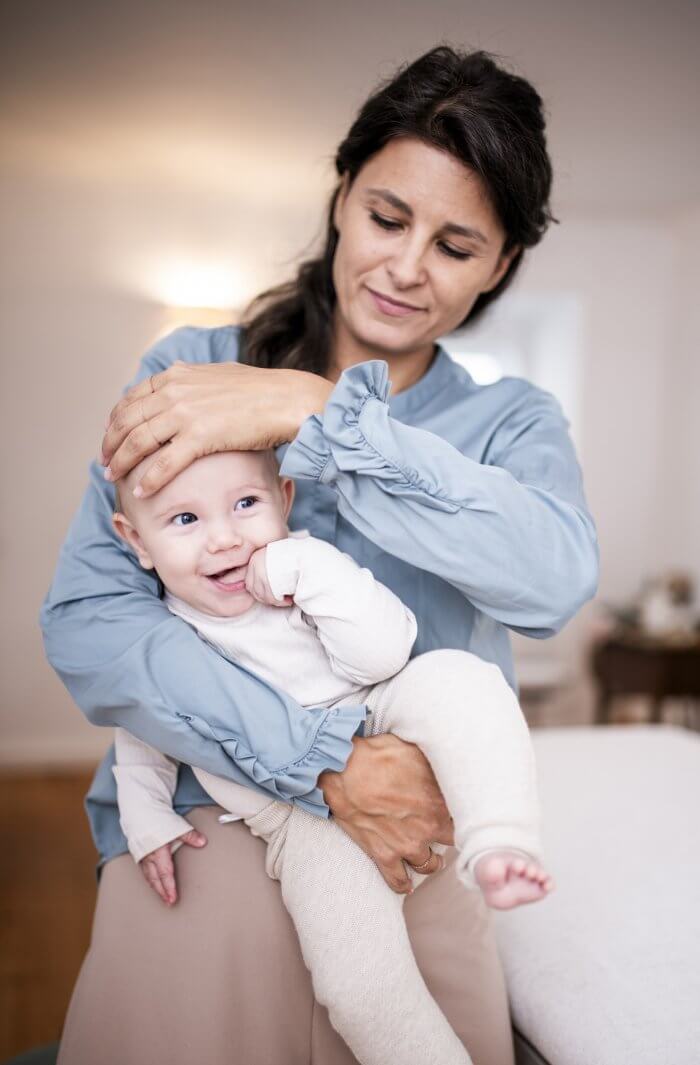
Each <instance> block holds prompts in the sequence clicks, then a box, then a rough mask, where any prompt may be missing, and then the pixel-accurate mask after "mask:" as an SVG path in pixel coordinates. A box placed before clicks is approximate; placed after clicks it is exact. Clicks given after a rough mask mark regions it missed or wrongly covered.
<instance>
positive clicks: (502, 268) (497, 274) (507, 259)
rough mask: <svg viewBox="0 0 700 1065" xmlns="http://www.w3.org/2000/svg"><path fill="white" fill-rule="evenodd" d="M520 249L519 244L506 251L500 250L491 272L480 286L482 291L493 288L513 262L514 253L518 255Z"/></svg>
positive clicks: (488, 290)
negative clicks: (482, 285)
mask: <svg viewBox="0 0 700 1065" xmlns="http://www.w3.org/2000/svg"><path fill="white" fill-rule="evenodd" d="M522 250H523V249H522V248H521V247H520V246H519V245H516V246H515V247H514V248H509V249H508V251H503V252H501V254H500V256H499V259H498V262H497V263H496V265H495V267H494V270H493V273H492V274H491V277H490V278H489V279H488V281H487V282H486V284H485V285H484V287H483V288H482V290H481V291H482V292H491V291H492V289H494V288H495V287H496V285H497V284H499V282H501V281H502V280H503V278H504V277H505V275H506V274H507V272H508V268H509V267H510V264H511V263H512V262H513V259H514V258H515V257H516V255H519V254H520V252H521V251H522Z"/></svg>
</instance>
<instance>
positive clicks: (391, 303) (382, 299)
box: [367, 287, 423, 318]
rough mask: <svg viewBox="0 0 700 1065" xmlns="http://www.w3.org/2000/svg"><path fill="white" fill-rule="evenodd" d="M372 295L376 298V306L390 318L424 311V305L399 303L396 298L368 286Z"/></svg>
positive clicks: (404, 316) (403, 316)
mask: <svg viewBox="0 0 700 1065" xmlns="http://www.w3.org/2000/svg"><path fill="white" fill-rule="evenodd" d="M367 291H368V292H369V294H370V296H371V297H372V299H373V300H374V304H375V306H376V307H377V308H378V309H379V310H380V311H381V312H382V314H388V315H389V317H390V318H406V317H407V316H408V315H409V314H418V312H419V311H422V310H423V308H422V307H413V306H411V305H410V304H407V303H398V302H396V301H395V300H392V299H390V298H389V297H388V296H383V295H382V294H381V293H380V292H375V291H374V289H372V288H369V287H368V288H367Z"/></svg>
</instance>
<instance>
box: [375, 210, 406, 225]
mask: <svg viewBox="0 0 700 1065" xmlns="http://www.w3.org/2000/svg"><path fill="white" fill-rule="evenodd" d="M369 216H370V218H371V219H372V221H373V222H376V224H377V225H378V226H381V227H382V229H401V222H397V221H396V220H395V219H393V218H385V217H384V215H382V214H377V212H376V211H370V212H369Z"/></svg>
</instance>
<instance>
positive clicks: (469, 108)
mask: <svg viewBox="0 0 700 1065" xmlns="http://www.w3.org/2000/svg"><path fill="white" fill-rule="evenodd" d="M544 128H545V122H544V115H543V108H542V100H541V99H540V97H539V96H538V94H537V92H536V91H535V90H534V88H533V87H532V85H530V83H529V82H527V81H525V79H524V78H521V77H518V76H517V75H515V74H510V73H509V72H508V71H506V70H504V69H502V68H501V67H499V66H497V64H496V62H495V61H494V59H493V57H492V56H490V55H488V54H487V53H486V52H470V53H464V52H458V51H455V50H454V49H452V48H449V47H447V46H442V47H439V48H434V49H433V50H432V51H430V52H427V53H426V54H425V55H423V56H421V57H420V58H419V59H416V61H415V62H414V63H411V64H410V65H409V66H406V67H405V68H403V69H402V70H401V71H400V72H399V73H398V74H397V75H396V76H395V77H394V78H392V80H391V81H389V82H387V83H386V84H385V85H383V86H382V87H381V88H380V89H379V90H378V91H377V92H376V93H374V94H373V95H372V96H370V98H369V99H368V100H367V102H366V103H365V104H364V106H363V107H362V109H361V111H360V113H359V114H358V116H357V118H356V119H355V121H354V123H353V125H352V127H351V128H350V131H349V133H348V135H347V137H346V138H345V140H344V141H343V143H342V144H341V145H340V147H339V148H338V152H337V155H336V158H335V166H336V170H337V172H338V175H339V176H340V177H342V176H343V175H345V174H347V175H348V176H349V179H350V182H351V183H352V182H353V181H354V180H355V177H356V176H357V174H358V173H359V171H360V170H361V169H362V167H363V166H364V164H365V163H366V162H367V161H368V160H369V159H370V158H371V157H372V156H373V155H375V154H376V153H377V152H378V151H380V150H381V149H382V148H383V147H384V145H385V144H387V143H388V142H389V141H390V140H392V139H393V138H394V137H416V138H418V139H419V140H422V141H423V142H424V143H425V144H429V145H431V146H433V147H435V148H438V149H440V150H442V151H446V152H449V153H450V154H451V155H453V156H454V157H455V158H456V159H459V160H460V162H462V163H464V165H465V166H467V167H469V168H470V169H472V170H474V171H475V172H476V173H477V174H478V175H479V177H480V178H481V180H482V182H483V184H484V187H485V188H486V190H487V192H488V194H489V196H490V198H491V202H492V204H493V207H494V209H495V211H496V214H497V215H498V217H499V219H500V222H501V225H502V226H503V229H504V230H505V234H506V240H505V246H504V249H503V250H504V251H509V250H511V249H512V248H517V249H518V251H517V252H516V254H515V255H514V257H513V259H512V262H511V264H510V267H509V269H508V271H507V273H506V274H505V276H504V277H503V279H502V280H501V282H500V283H499V284H498V285H497V286H496V287H495V288H494V289H493V290H492V291H491V292H485V293H482V295H481V296H479V298H478V299H477V300H476V302H475V304H474V306H473V307H472V309H471V311H470V312H469V314H468V315H467V317H466V318H465V320H464V321H465V322H467V321H471V320H472V319H473V318H475V317H476V315H477V314H479V313H480V312H481V311H482V310H483V309H484V307H486V306H487V305H488V304H489V303H490V302H491V301H492V300H494V299H496V297H497V296H498V295H500V293H501V292H503V290H504V289H505V288H506V287H507V286H508V285H509V284H510V282H511V281H512V280H513V277H514V276H515V273H516V271H517V269H518V267H519V265H520V262H521V260H522V256H523V252H524V250H525V249H526V248H531V247H532V246H533V245H535V244H537V243H538V241H539V240H540V239H541V238H542V236H543V234H544V232H545V230H546V228H547V226H548V224H549V223H550V221H552V215H551V212H550V209H549V195H550V189H551V184H552V167H551V163H550V161H549V156H548V154H547V146H546V142H545V135H544ZM338 191H339V187H338V188H336V190H335V192H334V193H333V196H332V197H331V202H330V205H329V209H328V215H327V221H326V242H325V246H324V250H323V253H322V255H321V256H320V257H319V258H317V259H311V260H308V261H307V262H304V263H302V265H301V266H300V267H299V270H298V273H297V276H296V278H295V279H294V280H293V281H289V282H287V283H286V284H283V285H279V286H278V287H276V288H273V289H271V290H270V291H269V292H265V293H263V294H262V295H260V296H258V297H257V299H255V300H254V301H253V303H252V304H251V305H250V307H249V308H248V311H247V312H246V315H245V318H244V325H245V326H246V330H245V340H244V350H243V353H242V361H244V362H246V363H249V364H251V365H255V366H269V367H288V368H292V369H298V370H311V371H313V372H314V373H320V374H323V373H325V371H326V366H327V360H328V354H329V351H330V348H331V339H332V328H333V308H334V305H335V290H334V287H333V281H332V266H333V257H334V255H335V249H336V245H337V240H338V234H337V232H336V229H335V226H334V225H333V208H334V206H335V201H336V198H337V196H338ZM462 324H464V323H462Z"/></svg>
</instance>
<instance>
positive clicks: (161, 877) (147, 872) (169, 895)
mask: <svg viewBox="0 0 700 1065" xmlns="http://www.w3.org/2000/svg"><path fill="white" fill-rule="evenodd" d="M206 842H207V837H206V836H203V835H202V833H201V832H197V830H196V829H195V828H193V829H192V830H191V831H190V832H185V834H184V836H180V837H179V839H176V840H173V841H172V843H164V844H163V846H162V847H157V848H156V849H155V850H154V851H151V853H150V854H147V855H146V857H145V858H142V859H141V861H140V862H139V866H140V869H141V872H142V873H143V875H144V876H145V877H146V880H147V881H148V883H149V884H150V885H151V887H152V888H153V890H154V891H155V892H156V894H157V895H160V897H161V899H162V900H163V902H164V903H165V904H166V906H172V905H173V904H174V903H176V902H177V887H176V885H175V866H174V864H173V851H172V848H173V847H174V845H175V844H176V843H186V844H187V845H188V846H189V847H203V846H204V845H205V843H206Z"/></svg>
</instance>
